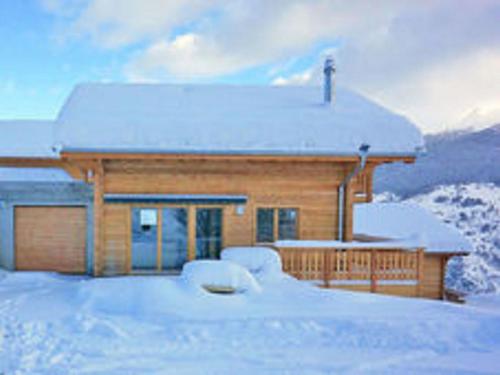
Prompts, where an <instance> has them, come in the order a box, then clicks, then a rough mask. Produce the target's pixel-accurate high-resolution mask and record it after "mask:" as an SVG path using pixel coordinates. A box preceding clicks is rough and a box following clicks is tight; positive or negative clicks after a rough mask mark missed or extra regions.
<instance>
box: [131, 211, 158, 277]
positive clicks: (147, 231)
mask: <svg viewBox="0 0 500 375" xmlns="http://www.w3.org/2000/svg"><path fill="white" fill-rule="evenodd" d="M157 218H158V210H157V209H154V208H132V269H133V270H154V269H156V267H157V241H158V240H157V238H158V222H157V221H158V220H157Z"/></svg>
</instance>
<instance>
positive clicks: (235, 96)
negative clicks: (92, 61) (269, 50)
mask: <svg viewBox="0 0 500 375" xmlns="http://www.w3.org/2000/svg"><path fill="white" fill-rule="evenodd" d="M337 97H338V100H337V102H336V105H335V106H333V108H332V107H331V106H325V105H324V103H323V101H322V91H321V89H320V88H318V87H316V86H305V85H304V86H272V85H227V84H171V83H162V84H158V83H132V84H131V83H119V82H117V83H113V82H110V83H98V82H97V83H91V82H90V83H81V84H79V85H77V86H76V87H75V88H74V89H73V91H72V93H71V94H70V95H69V97H68V99H67V100H66V102H65V103H64V105H63V107H62V108H61V111H60V113H59V116H58V120H57V125H56V142H58V143H61V144H62V146H63V148H64V149H87V150H91V149H99V150H105V149H110V150H113V151H116V150H118V149H125V150H128V151H129V152H134V149H138V150H139V149H140V150H147V149H155V150H163V152H166V153H168V152H170V151H171V150H203V151H206V152H221V151H222V152H224V151H230V150H240V151H241V152H254V153H255V152H256V151H259V152H265V153H270V154H272V153H273V151H276V150H280V152H283V151H285V152H289V153H290V154H296V153H309V154H314V153H315V152H318V151H319V152H321V153H328V154H331V155H336V154H355V153H356V152H357V149H358V148H359V145H360V144H361V143H370V144H371V146H372V151H373V154H378V155H384V154H394V155H407V156H415V154H416V153H417V152H418V150H419V149H420V147H421V146H422V145H423V138H422V134H421V133H420V131H419V130H418V128H417V127H416V126H415V125H414V124H413V123H412V122H411V121H409V120H408V119H407V118H406V117H404V116H402V115H399V114H395V113H393V112H391V111H389V110H388V109H386V108H385V107H383V106H382V105H380V104H378V103H375V102H373V101H371V100H369V99H367V98H365V97H363V95H361V94H359V93H356V92H354V91H352V90H350V89H347V88H342V87H341V88H339V90H338V95H337ZM90 134H92V135H93V136H92V137H90ZM382 134H391V137H387V136H385V137H384V136H383V135H382ZM304 151H306V152H304Z"/></svg>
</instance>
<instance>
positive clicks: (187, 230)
mask: <svg viewBox="0 0 500 375" xmlns="http://www.w3.org/2000/svg"><path fill="white" fill-rule="evenodd" d="M222 212H223V211H222V208H213V207H208V208H206V207H193V206H191V207H187V206H185V207H173V206H170V207H169V206H163V207H157V208H156V207H153V208H149V207H133V208H132V211H131V214H132V228H131V231H132V239H131V247H132V249H131V251H132V254H131V262H132V264H131V267H132V270H133V271H162V270H163V271H167V270H180V269H181V268H182V266H183V265H184V263H186V262H187V261H188V259H189V257H188V254H189V253H190V250H189V246H192V248H191V251H192V252H191V254H193V255H194V257H195V258H196V259H217V258H219V256H220V252H221V249H222ZM189 215H193V216H194V219H195V220H193V221H192V224H191V226H190V225H189V222H190V221H189V220H188V218H189ZM189 238H192V239H193V240H194V241H193V242H190V241H189ZM190 244H191V245H190Z"/></svg>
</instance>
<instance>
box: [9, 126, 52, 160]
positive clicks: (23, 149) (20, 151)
mask: <svg viewBox="0 0 500 375" xmlns="http://www.w3.org/2000/svg"><path fill="white" fill-rule="evenodd" d="M53 126H54V122H53V121H33V120H12V121H0V157H28V158H56V157H58V154H57V153H56V152H54V150H53V149H52V146H53V145H54V138H53V135H54V134H53Z"/></svg>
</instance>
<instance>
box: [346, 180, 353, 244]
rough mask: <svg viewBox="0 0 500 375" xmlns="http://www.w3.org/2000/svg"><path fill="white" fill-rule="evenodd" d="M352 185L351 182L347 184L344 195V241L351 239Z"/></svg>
mask: <svg viewBox="0 0 500 375" xmlns="http://www.w3.org/2000/svg"><path fill="white" fill-rule="evenodd" d="M353 195H354V193H353V187H352V183H349V184H347V186H346V188H345V195H344V241H346V242H351V241H352V240H353V214H352V211H353V198H354V196H353Z"/></svg>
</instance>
